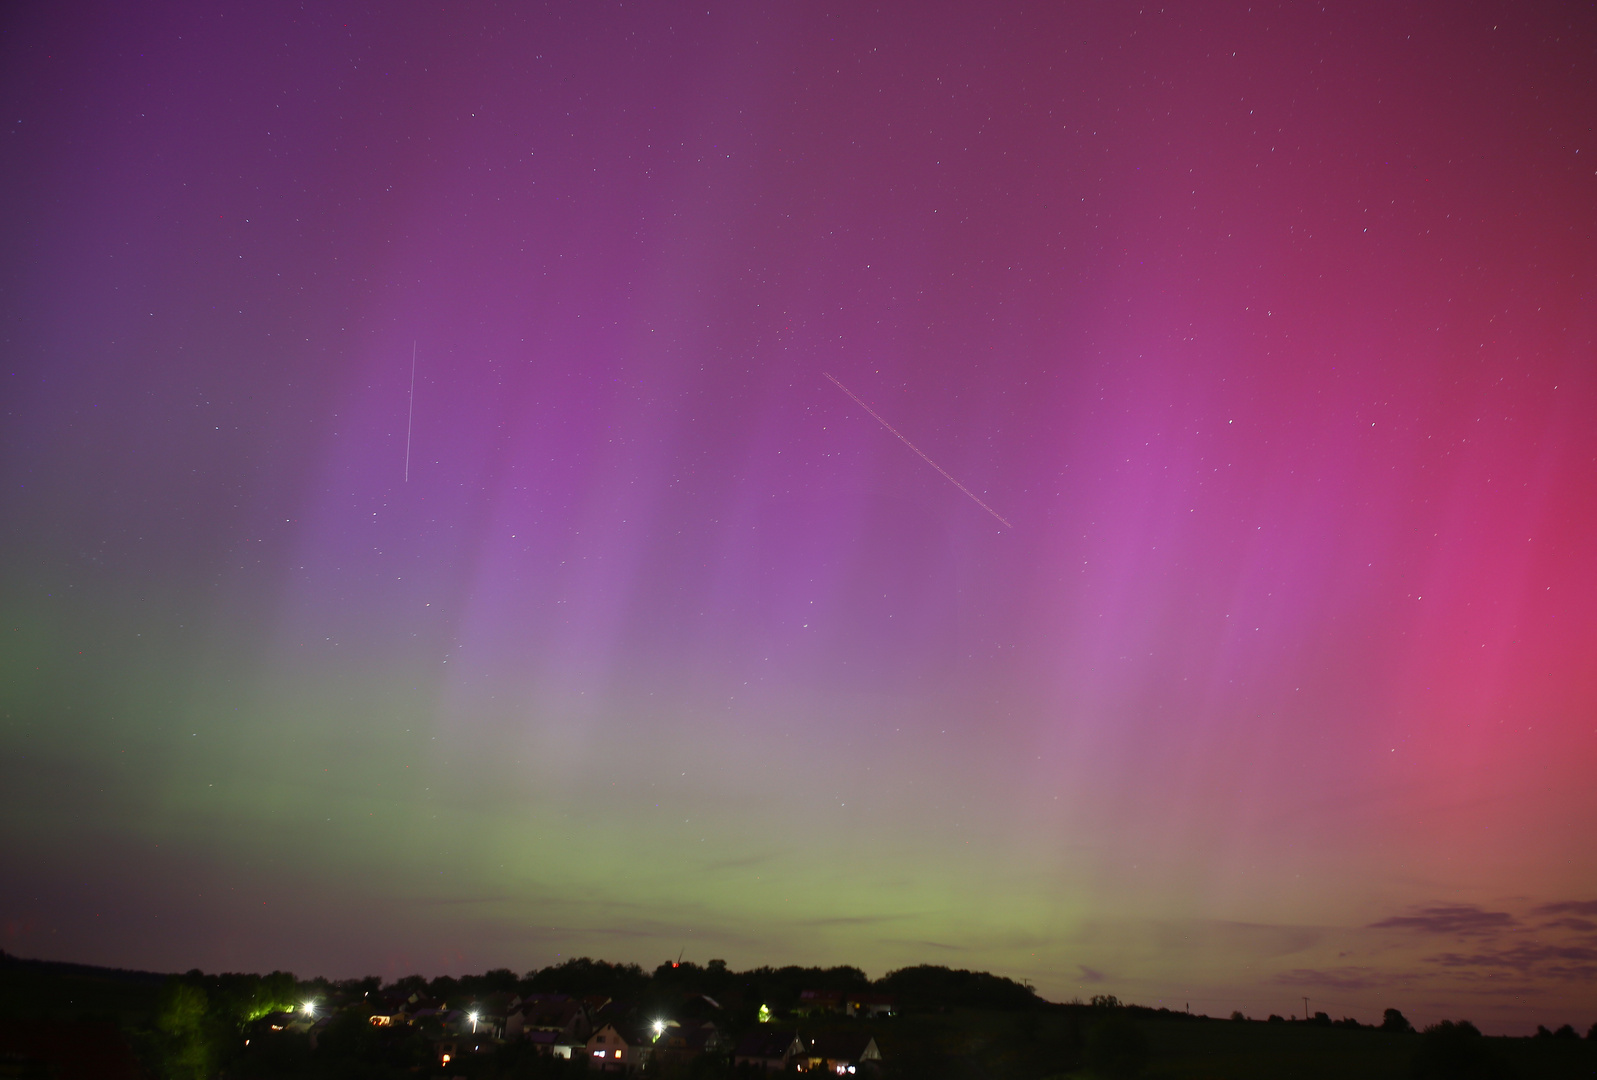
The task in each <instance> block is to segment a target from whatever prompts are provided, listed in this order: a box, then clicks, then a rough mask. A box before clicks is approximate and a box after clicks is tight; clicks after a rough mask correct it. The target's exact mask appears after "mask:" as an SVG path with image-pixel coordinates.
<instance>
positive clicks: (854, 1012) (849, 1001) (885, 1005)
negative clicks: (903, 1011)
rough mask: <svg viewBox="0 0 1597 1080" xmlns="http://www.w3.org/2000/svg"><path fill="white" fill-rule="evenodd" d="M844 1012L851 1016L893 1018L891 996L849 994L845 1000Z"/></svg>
mask: <svg viewBox="0 0 1597 1080" xmlns="http://www.w3.org/2000/svg"><path fill="white" fill-rule="evenodd" d="M843 1011H844V1012H845V1013H847V1014H848V1015H850V1016H870V1017H874V1016H892V1015H893V1011H894V1010H893V998H892V995H891V994H848V995H846V996H845V997H844V998H843Z"/></svg>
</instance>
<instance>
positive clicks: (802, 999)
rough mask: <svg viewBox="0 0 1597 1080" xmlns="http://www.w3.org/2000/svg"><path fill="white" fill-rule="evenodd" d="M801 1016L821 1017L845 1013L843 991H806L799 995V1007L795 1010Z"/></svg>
mask: <svg viewBox="0 0 1597 1080" xmlns="http://www.w3.org/2000/svg"><path fill="white" fill-rule="evenodd" d="M794 1011H795V1012H797V1013H799V1014H800V1015H801V1016H821V1015H824V1014H826V1013H835V1012H842V1011H843V992H842V991H841V990H805V991H802V992H801V993H800V994H799V999H798V1007H797V1008H796V1009H795V1010H794Z"/></svg>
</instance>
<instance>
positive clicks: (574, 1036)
mask: <svg viewBox="0 0 1597 1080" xmlns="http://www.w3.org/2000/svg"><path fill="white" fill-rule="evenodd" d="M534 1031H542V1032H553V1033H555V1034H556V1035H559V1036H560V1038H559V1039H557V1040H556V1041H557V1042H566V1043H579V1042H582V1041H583V1040H584V1039H586V1038H587V1036H588V1011H587V1010H586V1009H585V1008H583V1005H582V1002H580V1001H577V1000H575V999H574V998H570V997H567V996H566V995H565V994H530V995H528V996H527V997H525V998H522V999H521V1001H520V1002H518V1003H517V1005H516V1007H515V1008H513V1009H511V1010H510V1015H509V1016H507V1017H505V1038H506V1039H525V1038H527V1037H528V1036H529V1035H530V1034H531V1033H532V1032H534Z"/></svg>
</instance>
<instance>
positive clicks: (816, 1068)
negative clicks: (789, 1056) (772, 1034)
mask: <svg viewBox="0 0 1597 1080" xmlns="http://www.w3.org/2000/svg"><path fill="white" fill-rule="evenodd" d="M881 1061H882V1052H881V1051H880V1050H878V1049H877V1048H876V1039H875V1038H873V1037H872V1036H870V1035H865V1034H860V1033H856V1032H850V1031H829V1032H826V1033H824V1034H822V1035H817V1036H816V1037H815V1038H813V1039H811V1040H809V1044H808V1045H807V1046H806V1047H805V1048H804V1051H803V1053H802V1054H800V1055H799V1071H800V1072H826V1073H833V1074H835V1075H837V1076H853V1075H855V1074H857V1073H858V1072H859V1070H861V1069H862V1068H865V1067H867V1066H870V1065H880V1064H881Z"/></svg>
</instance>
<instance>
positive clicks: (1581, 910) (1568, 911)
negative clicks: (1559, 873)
mask: <svg viewBox="0 0 1597 1080" xmlns="http://www.w3.org/2000/svg"><path fill="white" fill-rule="evenodd" d="M1531 914H1533V915H1597V900H1560V901H1559V902H1557V903H1555V904H1543V905H1542V906H1541V907H1538V908H1531Z"/></svg>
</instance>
